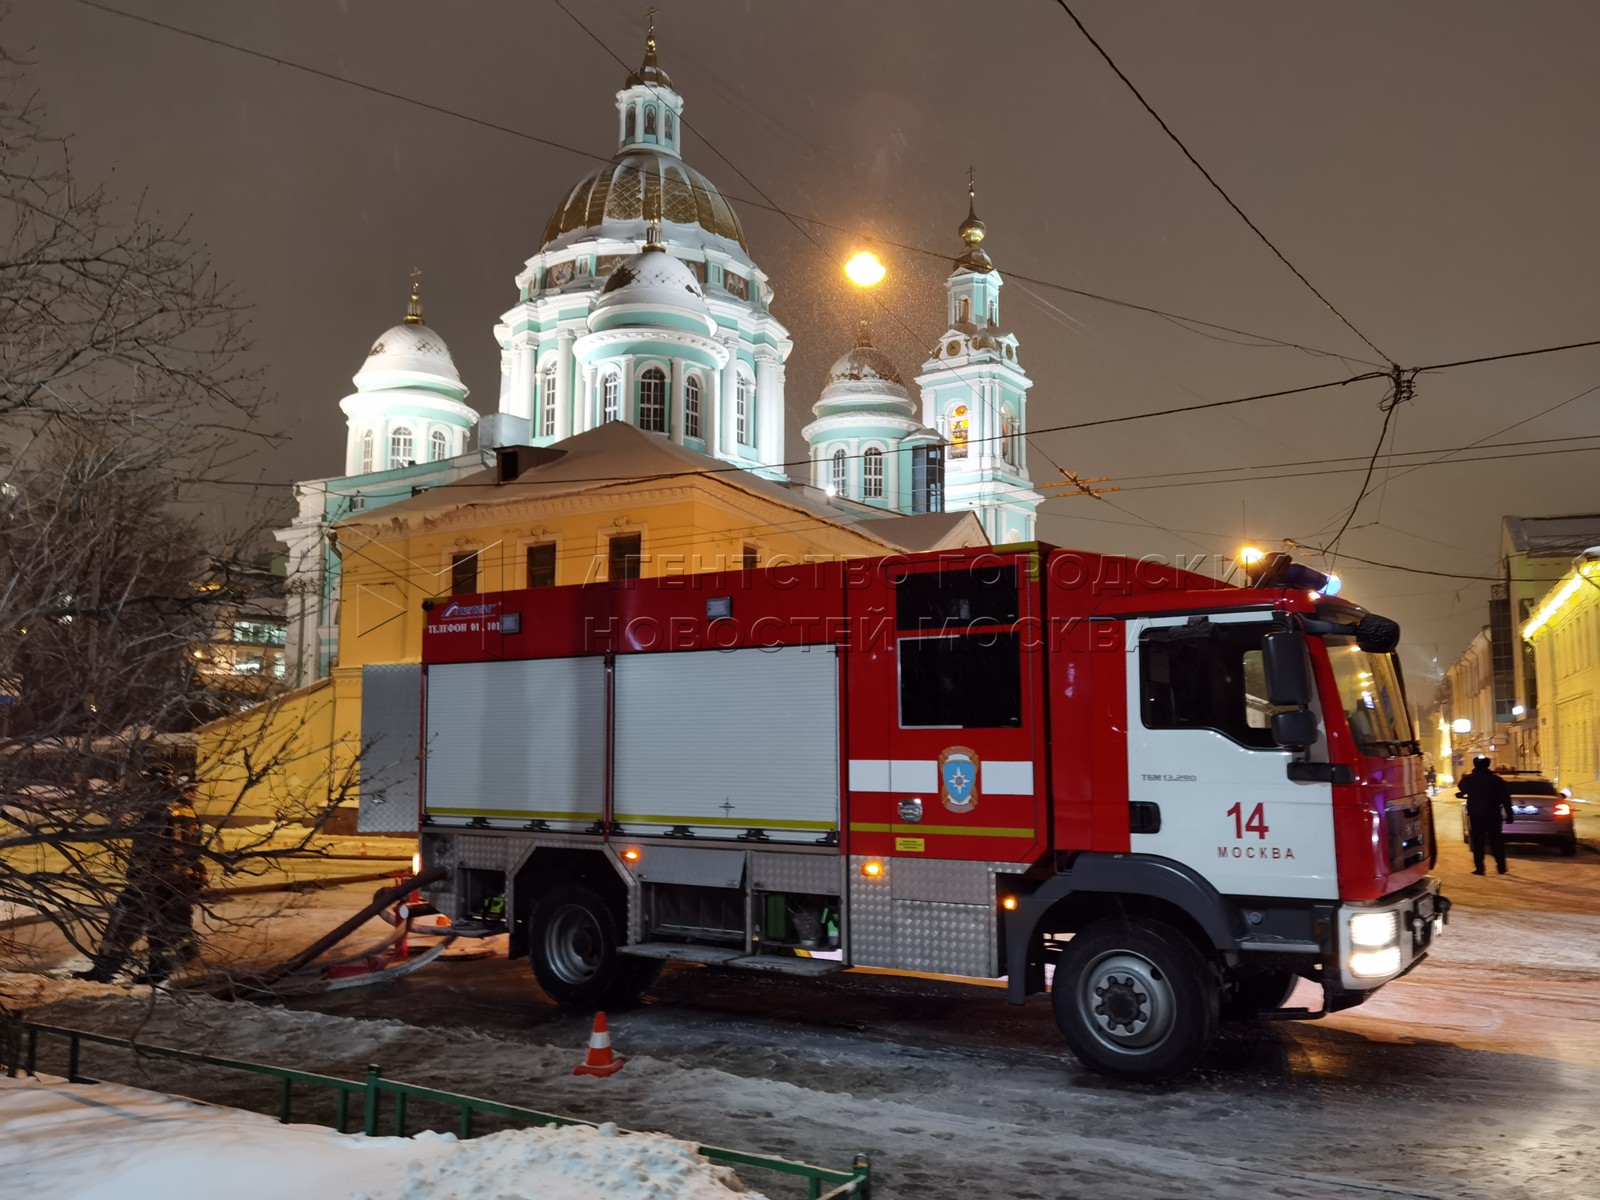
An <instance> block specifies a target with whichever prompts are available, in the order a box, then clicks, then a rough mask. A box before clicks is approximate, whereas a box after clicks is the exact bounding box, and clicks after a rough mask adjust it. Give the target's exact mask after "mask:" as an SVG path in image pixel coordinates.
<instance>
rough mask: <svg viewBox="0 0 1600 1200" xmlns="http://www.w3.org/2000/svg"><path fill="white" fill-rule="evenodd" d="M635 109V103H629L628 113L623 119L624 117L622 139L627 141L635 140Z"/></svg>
mask: <svg viewBox="0 0 1600 1200" xmlns="http://www.w3.org/2000/svg"><path fill="white" fill-rule="evenodd" d="M635 111H636V110H635V109H634V107H633V105H631V104H630V105H628V112H627V115H626V116H624V117H623V119H622V140H623V141H625V142H631V141H633V125H634V113H635Z"/></svg>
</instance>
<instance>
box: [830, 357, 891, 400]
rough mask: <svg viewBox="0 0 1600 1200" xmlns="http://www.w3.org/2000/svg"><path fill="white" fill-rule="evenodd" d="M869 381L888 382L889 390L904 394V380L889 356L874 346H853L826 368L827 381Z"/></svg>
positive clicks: (831, 382)
mask: <svg viewBox="0 0 1600 1200" xmlns="http://www.w3.org/2000/svg"><path fill="white" fill-rule="evenodd" d="M845 381H850V382H856V383H860V382H870V383H877V384H888V385H889V389H890V390H895V391H898V392H899V393H900V394H901V395H905V394H906V381H905V380H904V379H902V378H901V376H900V370H899V368H897V367H896V366H895V365H894V359H892V358H890V357H889V356H888V355H887V354H885V353H884V352H883V351H882V350H879V349H878V348H877V347H876V346H853V347H851V348H850V349H849V350H847V351H846V352H845V353H844V354H843V355H841V356H840V358H839V361H838V362H836V363H834V364H833V366H832V367H830V368H829V370H828V382H829V383H830V384H833V383H841V382H845Z"/></svg>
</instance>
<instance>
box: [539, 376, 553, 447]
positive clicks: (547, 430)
mask: <svg viewBox="0 0 1600 1200" xmlns="http://www.w3.org/2000/svg"><path fill="white" fill-rule="evenodd" d="M541 391H542V392H543V396H542V398H541V400H540V404H539V436H540V437H555V435H556V365H555V364H554V363H551V364H550V365H549V366H548V367H546V368H545V369H544V383H543V387H542V388H541Z"/></svg>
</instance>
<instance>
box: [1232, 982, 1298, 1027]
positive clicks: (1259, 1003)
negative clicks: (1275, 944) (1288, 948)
mask: <svg viewBox="0 0 1600 1200" xmlns="http://www.w3.org/2000/svg"><path fill="white" fill-rule="evenodd" d="M1299 981H1300V977H1299V976H1298V975H1296V974H1295V973H1294V972H1293V971H1262V972H1260V973H1259V974H1256V975H1244V976H1241V977H1240V978H1238V979H1234V980H1231V981H1230V984H1229V987H1228V989H1227V990H1226V991H1225V992H1224V993H1223V996H1222V1019H1223V1020H1224V1021H1253V1020H1255V1019H1256V1018H1257V1017H1258V1016H1260V1015H1261V1014H1262V1013H1264V1012H1270V1011H1271V1010H1272V1009H1275V1008H1282V1007H1283V1006H1284V1005H1285V1004H1287V1003H1289V997H1290V996H1291V995H1292V994H1293V993H1294V985H1295V984H1296V983H1298V982H1299Z"/></svg>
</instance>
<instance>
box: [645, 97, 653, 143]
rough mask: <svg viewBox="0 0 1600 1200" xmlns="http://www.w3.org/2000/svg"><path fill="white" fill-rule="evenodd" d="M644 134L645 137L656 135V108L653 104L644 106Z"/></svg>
mask: <svg viewBox="0 0 1600 1200" xmlns="http://www.w3.org/2000/svg"><path fill="white" fill-rule="evenodd" d="M644 133H645V136H646V137H655V135H656V106H655V105H654V104H647V105H645V109H644Z"/></svg>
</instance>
